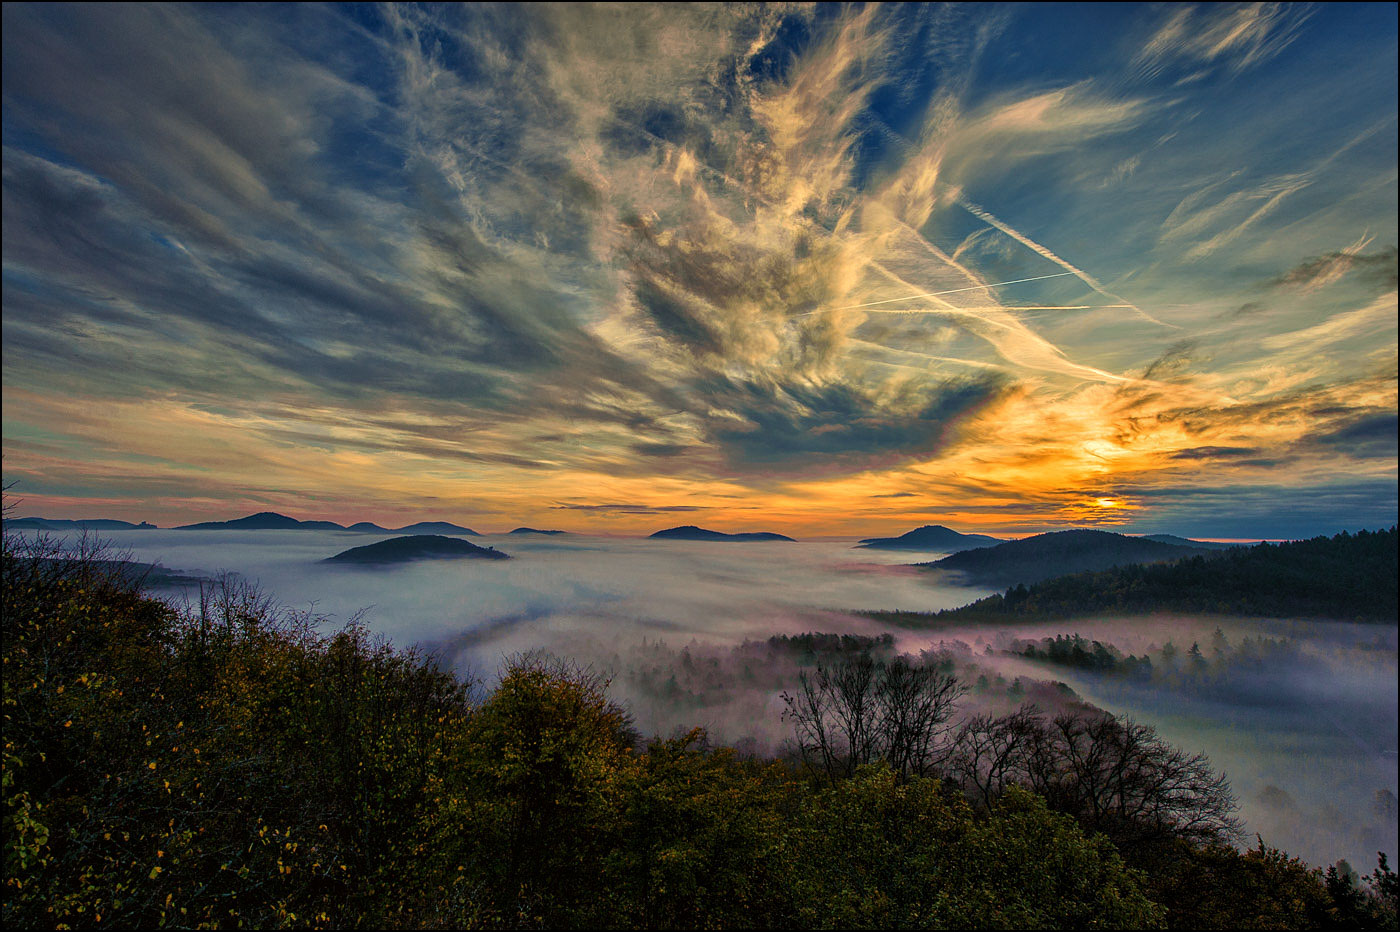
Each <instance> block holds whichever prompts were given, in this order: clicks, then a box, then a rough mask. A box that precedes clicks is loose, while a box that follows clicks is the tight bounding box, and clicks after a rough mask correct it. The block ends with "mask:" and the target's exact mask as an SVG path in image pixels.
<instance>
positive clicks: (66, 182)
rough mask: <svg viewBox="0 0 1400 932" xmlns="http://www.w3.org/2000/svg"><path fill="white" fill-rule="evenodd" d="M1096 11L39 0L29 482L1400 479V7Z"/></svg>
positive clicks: (861, 512) (996, 523)
mask: <svg viewBox="0 0 1400 932" xmlns="http://www.w3.org/2000/svg"><path fill="white" fill-rule="evenodd" d="M1088 16H1089V14H1088V13H1087V12H1085V11H1084V10H1079V9H1064V8H1061V9H1059V10H1057V11H1045V10H1041V9H1036V8H999V7H993V8H986V7H983V8H973V9H964V8H957V7H948V8H945V7H933V6H915V7H907V6H897V7H892V8H885V7H868V8H862V9H859V10H855V9H846V8H836V7H831V6H824V5H822V6H817V7H804V6H798V7H787V6H765V7H756V6H755V7H747V6H740V7H718V6H698V5H696V6H692V5H687V6H685V7H681V8H674V9H672V8H666V9H662V8H659V7H657V8H646V7H644V8H640V9H637V8H633V7H630V6H629V7H612V6H602V7H594V6H578V5H563V6H542V5H541V6H528V7H510V6H505V7H497V6H478V5H471V6H465V7H442V6H429V7H419V6H412V5H385V6H377V7H368V6H358V7H348V8H346V7H309V6H307V7H303V6H295V7H276V8H258V9H256V10H253V9H243V10H240V11H238V12H236V13H235V12H234V11H233V10H229V9H217V8H216V9H205V8H203V7H197V8H196V7H183V6H170V5H162V6H154V7H136V6H123V7H119V8H113V9H108V8H106V7H102V6H77V7H60V6H55V5H28V4H8V5H7V6H6V8H5V12H4V27H5V29H4V44H5V50H4V127H5V142H4V338H5V339H4V385H5V399H6V404H5V426H4V438H5V471H6V478H7V480H10V479H17V480H19V482H20V487H21V492H22V493H23V495H24V497H25V498H26V507H27V508H29V509H32V510H35V511H36V512H37V511H44V512H47V513H52V514H53V515H54V516H60V515H65V514H71V515H72V516H91V515H90V513H91V512H92V511H93V510H94V509H97V510H100V511H103V512H104V513H105V514H111V515H113V516H117V515H118V514H120V515H123V516H126V515H130V516H132V517H152V518H155V519H157V520H161V519H164V520H175V519H176V518H177V516H178V517H180V518H185V517H188V516H190V514H191V513H192V512H197V513H199V514H200V515H210V516H226V515H227V513H228V512H229V511H234V510H238V509H239V508H241V507H245V506H251V505H271V506H277V507H281V508H284V509H287V510H299V511H300V512H306V511H307V510H308V509H311V510H314V511H316V512H317V514H318V516H319V515H324V516H326V517H336V516H346V517H349V516H350V512H352V511H354V512H355V513H356V514H355V516H356V517H366V516H368V517H374V516H375V515H380V516H383V517H384V518H386V519H389V518H390V517H391V516H392V515H395V514H401V513H417V512H421V511H424V510H433V511H437V512H439V513H441V514H443V515H444V516H457V517H460V518H463V519H470V518H472V517H473V516H477V515H487V516H490V515H503V516H515V517H518V519H519V520H520V521H522V522H527V523H528V522H529V521H532V520H534V521H545V520H546V519H547V518H548V516H549V514H550V513H551V509H553V508H556V507H559V506H561V505H564V506H568V507H572V508H574V509H575V510H574V511H573V512H572V515H571V516H575V517H578V518H579V520H580V522H583V523H587V524H588V526H591V527H600V528H609V529H616V530H629V529H640V528H641V526H642V525H641V524H640V522H644V521H647V520H649V517H648V516H650V515H654V514H657V513H664V511H665V510H666V509H676V508H686V509H695V510H697V511H699V512H700V513H701V515H700V516H701V517H707V518H712V519H714V520H721V521H722V520H724V519H726V518H738V517H741V516H743V515H745V514H748V513H750V512H751V511H753V510H759V511H761V512H764V513H766V514H767V515H768V516H769V517H770V518H771V520H772V522H773V523H774V524H775V529H782V528H788V529H797V528H803V529H812V530H826V531H831V532H838V533H839V532H852V533H867V532H869V533H874V532H876V531H878V530H882V529H890V530H894V529H897V528H899V527H900V526H901V525H903V524H907V523H909V522H913V521H917V522H919V523H923V520H924V518H925V517H928V516H934V517H943V518H947V519H948V520H953V521H955V520H962V521H964V522H965V523H969V524H971V523H976V524H979V525H982V526H985V527H987V528H989V529H992V528H1001V529H1006V530H1012V531H1014V530H1017V529H1026V530H1030V529H1036V528H1040V527H1045V526H1053V525H1059V524H1066V523H1084V522H1096V523H1106V524H1119V523H1123V522H1127V521H1133V522H1136V523H1138V524H1140V525H1142V526H1143V527H1148V526H1151V527H1152V528H1153V529H1176V530H1192V528H1190V527H1187V526H1186V524H1187V523H1189V521H1192V520H1195V519H1197V518H1198V517H1199V516H1200V515H1203V514H1210V515H1212V516H1214V518H1215V519H1218V520H1219V521H1220V523H1221V524H1222V526H1224V525H1225V524H1230V522H1231V520H1235V523H1236V524H1238V525H1240V526H1239V528H1238V530H1239V534H1240V535H1241V536H1245V535H1248V536H1256V535H1264V536H1267V535H1268V531H1269V529H1268V527H1266V526H1265V525H1266V524H1267V523H1268V520H1269V518H1268V513H1269V508H1268V507H1267V506H1266V502H1269V501H1272V502H1274V508H1275V510H1277V509H1279V508H1289V507H1291V506H1290V505H1289V503H1291V502H1295V501H1298V502H1301V501H1313V500H1317V499H1318V497H1319V495H1326V494H1327V493H1328V490H1331V489H1334V488H1335V489H1337V490H1338V491H1339V493H1340V492H1341V491H1342V490H1344V489H1368V490H1372V492H1373V493H1374V495H1373V497H1372V500H1371V502H1370V504H1369V505H1368V504H1366V503H1365V502H1361V503H1359V504H1358V505H1357V506H1356V508H1355V509H1354V510H1351V511H1347V512H1346V513H1345V514H1346V516H1347V518H1346V520H1348V521H1351V520H1353V516H1354V520H1356V521H1358V522H1360V523H1365V524H1371V525H1374V524H1381V523H1387V522H1393V520H1394V516H1395V499H1394V481H1395V473H1396V453H1395V439H1394V438H1395V434H1394V424H1395V410H1396V391H1395V377H1396V375H1395V374H1396V329H1395V317H1396V284H1395V269H1396V254H1395V243H1394V242H1393V236H1394V234H1393V231H1394V229H1395V228H1396V175H1395V171H1394V162H1395V157H1396V143H1395V135H1396V124H1395V116H1394V104H1395V98H1396V91H1395V78H1394V74H1395V67H1394V66H1395V57H1396V40H1395V26H1394V21H1393V17H1389V18H1388V19H1387V14H1386V13H1385V11H1383V10H1378V9H1371V8H1365V7H1348V8H1345V9H1341V10H1333V9H1331V8H1327V7H1321V8H1310V7H1298V6H1293V5H1289V6H1279V5H1271V4H1262V5H1246V6H1203V7H1198V8H1197V7H1177V8H1172V9H1167V10H1153V9H1149V8H1137V7H1135V8H1123V9H1118V10H1115V11H1114V12H1113V14H1112V18H1113V19H1114V22H1111V23H1108V22H1098V23H1095V22H1090V21H1089V20H1087V19H1086V21H1085V22H1084V23H1076V22H1072V21H1073V20H1078V19H1080V18H1085V17H1088ZM1119 20H1121V21H1119ZM1081 27H1082V30H1087V32H1084V34H1085V35H1087V36H1090V37H1096V41H1093V42H1092V43H1091V45H1092V47H1089V48H1085V49H1082V50H1080V51H1082V54H1070V55H1068V56H1066V55H1065V54H1063V52H1064V49H1063V48H1057V43H1058V42H1059V39H1058V38H1057V37H1058V36H1059V35H1060V33H1061V31H1063V30H1066V29H1070V28H1074V29H1081ZM1070 59H1073V61H1071V60H1070ZM1339 60H1340V61H1343V62H1345V64H1343V65H1342V66H1340V67H1338V66H1337V65H1336V64H1335V63H1336V62H1337V61H1339ZM1003 283H1010V284H1003ZM1243 451H1248V452H1247V453H1246V452H1243ZM1197 486H1203V487H1208V489H1210V490H1221V491H1219V492H1213V491H1203V492H1202V493H1201V494H1200V495H1197V496H1193V495H1192V494H1190V490H1191V489H1193V488H1195V487H1197ZM1387 488H1388V489H1389V490H1390V491H1389V494H1388V496H1387V494H1386V493H1385V490H1386V489H1387ZM581 489H587V490H588V491H587V493H586V494H580V490H581ZM1348 494H1349V493H1348ZM1367 494H1371V493H1362V498H1363V499H1364V498H1365V496H1366V495H1367ZM1102 501H1111V502H1114V504H1113V505H1112V506H1111V507H1110V506H1104V505H1102V504H1100V503H1101V502H1102ZM608 503H630V504H629V506H628V507H623V506H615V507H614V506H612V505H609V504H608ZM633 506H635V507H633ZM1232 509H1233V510H1232ZM371 512H373V514H370V513H371ZM553 514H555V515H558V512H557V511H554V512H553ZM1232 515H1233V516H1234V519H1232V517H1231V516H1232ZM306 516H310V515H306ZM1337 520H1341V515H1340V514H1338V515H1337V516H1334V519H1333V520H1329V519H1328V516H1326V515H1319V516H1318V519H1317V521H1318V524H1317V526H1316V528H1315V529H1316V530H1317V531H1323V530H1330V529H1333V525H1334V524H1335V523H1336V521H1337ZM1261 522H1262V523H1261ZM1246 525H1247V526H1246ZM1299 526H1300V527H1301V526H1302V525H1301V524H1299ZM1309 527H1311V525H1310V526H1309ZM1222 533H1223V532H1222Z"/></svg>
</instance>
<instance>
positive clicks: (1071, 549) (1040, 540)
mask: <svg viewBox="0 0 1400 932" xmlns="http://www.w3.org/2000/svg"><path fill="white" fill-rule="evenodd" d="M1207 552H1209V551H1207V549H1206V548H1203V547H1202V548H1194V547H1178V546H1176V545H1175V544H1164V543H1161V542H1159V541H1155V540H1144V539H1143V538H1141V537H1128V536H1126V535H1123V534H1114V533H1112V532H1111V531H1089V530H1075V531H1053V532H1051V533H1049V534H1037V535H1035V536H1034V537H1027V538H1025V539H1024V540H1013V541H1007V542H1006V543H1004V544H997V545H996V546H995V547H983V548H979V549H977V550H964V551H962V552H961V553H955V554H953V555H952V556H948V557H944V558H943V559H942V560H935V561H934V562H932V563H919V564H917V565H918V566H922V567H928V568H930V569H936V570H944V571H948V572H955V573H957V574H959V576H960V577H961V579H960V581H961V582H962V583H963V584H965V585H969V586H986V587H993V588H1000V587H1002V586H1014V585H1016V584H1018V583H1025V584H1027V585H1029V584H1031V583H1034V582H1040V581H1041V580H1042V579H1050V578H1051V577H1054V576H1064V575H1066V574H1067V573H1085V572H1091V571H1095V570H1106V569H1108V568H1110V567H1113V566H1124V565H1127V564H1129V563H1161V562H1163V561H1166V560H1179V559H1181V558H1182V557H1189V556H1195V555H1197V554H1202V555H1203V554H1205V553H1207Z"/></svg>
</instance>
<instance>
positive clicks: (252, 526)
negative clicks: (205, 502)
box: [175, 511, 345, 531]
mask: <svg viewBox="0 0 1400 932" xmlns="http://www.w3.org/2000/svg"><path fill="white" fill-rule="evenodd" d="M175 530H177V531H290V530H307V531H343V530H345V525H343V524H336V523H335V522H334V521H298V520H297V519H296V518H289V517H287V516H286V515H279V514H277V512H275V511H260V512H258V513H257V514H255V515H248V517H246V518H234V519H233V520H232V521H201V522H200V523H198V524H182V525H180V526H179V527H177V528H175Z"/></svg>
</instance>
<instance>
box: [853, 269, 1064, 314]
mask: <svg viewBox="0 0 1400 932" xmlns="http://www.w3.org/2000/svg"><path fill="white" fill-rule="evenodd" d="M1073 274H1074V273H1073V272H1056V273H1055V274H1054V275H1037V276H1036V277H1035V278H1016V279H1012V280H1011V281H1009V282H992V283H991V284H989V285H972V286H970V287H967V288H954V289H952V290H951V291H930V292H927V293H925V294H909V295H904V296H903V297H899V298H890V299H888V300H885V301H871V302H870V303H868V304H847V305H846V306H845V307H833V308H831V310H833V311H852V310H855V309H856V308H862V307H875V306H876V305H877V304H893V303H895V302H896V301H913V300H916V299H918V298H937V297H940V296H942V295H945V294H958V293H960V292H963V291H980V290H982V289H983V288H999V287H1001V286H1002V285H1019V284H1021V282H1038V281H1040V280H1042V279H1046V278H1062V277H1063V276H1065V275H1073Z"/></svg>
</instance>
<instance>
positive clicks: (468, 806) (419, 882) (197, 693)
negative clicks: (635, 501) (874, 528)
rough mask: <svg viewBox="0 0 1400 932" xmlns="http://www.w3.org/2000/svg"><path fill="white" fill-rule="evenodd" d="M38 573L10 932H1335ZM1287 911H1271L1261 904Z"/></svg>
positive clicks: (922, 790) (531, 671)
mask: <svg viewBox="0 0 1400 932" xmlns="http://www.w3.org/2000/svg"><path fill="white" fill-rule="evenodd" d="M44 546H45V545H43V544H42V543H40V544H37V545H35V544H25V545H24V546H22V547H18V548H17V547H16V544H15V542H14V541H7V543H6V547H5V552H4V565H3V571H4V596H3V599H4V602H3V608H4V716H5V719H4V738H5V748H4V761H3V781H4V820H5V829H4V831H5V844H4V859H5V875H4V884H5V896H4V906H3V920H4V922H5V924H6V926H8V927H11V928H16V927H19V928H78V927H82V928H101V927H108V926H111V927H118V928H133V927H140V928H155V927H168V926H177V927H192V928H237V927H255V928H281V927H311V928H336V929H339V928H487V927H490V928H519V927H539V928H553V927H561V928H567V927H574V928H597V927H629V928H698V927H716V928H725V927H784V928H787V927H792V928H797V927H802V928H806V927H828V928H829V927H840V928H847V927H849V928H909V927H969V928H971V927H977V928H1051V927H1074V928H1149V927H1160V926H1164V925H1167V924H1172V925H1183V924H1190V925H1206V926H1208V925H1216V926H1230V925H1241V924H1243V923H1240V922H1238V921H1236V920H1238V919H1240V918H1241V914H1240V912H1239V910H1240V909H1249V910H1254V909H1258V910H1260V911H1261V912H1260V913H1259V916H1260V917H1261V918H1264V919H1267V921H1268V923H1269V924H1271V925H1274V924H1276V925H1278V926H1279V927H1290V926H1296V925H1298V924H1300V923H1305V922H1315V921H1317V920H1318V918H1319V917H1323V918H1326V917H1328V916H1333V917H1336V916H1340V915H1342V914H1341V913H1339V912H1337V909H1338V905H1337V904H1338V898H1337V895H1334V893H1333V892H1329V888H1328V886H1327V884H1326V883H1325V882H1324V879H1323V878H1322V877H1321V875H1320V874H1319V873H1318V872H1316V871H1313V870H1311V869H1309V868H1306V867H1305V866H1302V865H1299V864H1297V863H1296V862H1293V861H1290V860H1289V859H1287V858H1286V856H1283V855H1281V854H1280V853H1277V852H1271V851H1268V850H1264V849H1261V851H1260V852H1259V853H1257V854H1256V853H1254V852H1250V853H1246V854H1243V855H1242V854H1240V853H1239V852H1237V851H1234V849H1229V848H1219V847H1210V846H1198V845H1195V844H1193V842H1192V841H1191V840H1190V839H1182V838H1171V839H1168V840H1166V841H1164V842H1163V843H1162V844H1161V845H1155V846H1151V847H1150V848H1148V849H1144V852H1140V854H1141V857H1139V856H1138V855H1136V854H1135V855H1134V861H1133V863H1130V862H1129V861H1128V860H1125V853H1124V852H1121V851H1120V850H1119V849H1118V847H1116V846H1115V842H1114V841H1113V840H1112V839H1113V836H1114V832H1112V831H1110V832H1109V833H1108V834H1102V833H1099V832H1094V831H1091V830H1090V829H1087V828H1086V827H1085V826H1086V825H1092V826H1093V827H1094V828H1100V829H1102V828H1104V827H1105V826H1099V825H1097V824H1096V823H1092V822H1091V821H1088V820H1086V819H1085V817H1084V813H1082V812H1079V811H1076V810H1075V809H1074V807H1065V808H1066V811H1065V812H1059V811H1055V809H1054V808H1053V807H1054V806H1055V804H1056V801H1055V797H1054V794H1053V793H1052V794H1050V798H1049V800H1048V801H1047V797H1046V796H1045V795H1043V794H1037V793H1034V792H1031V791H1029V790H1027V789H1024V788H1022V787H1021V786H1019V785H1016V784H1015V782H1014V781H1011V782H1008V783H1007V784H1006V785H1005V786H1001V785H998V786H997V787H996V788H995V791H993V788H992V787H991V786H990V784H988V788H987V791H986V792H985V793H983V794H982V795H981V796H972V795H969V794H968V793H967V792H965V791H964V789H963V788H962V787H961V786H960V785H959V784H957V783H956V782H954V781H952V780H950V779H949V778H948V777H949V773H947V772H944V773H942V774H941V776H942V777H943V778H944V779H939V777H938V775H935V774H934V773H933V768H932V767H931V766H924V764H925V763H927V761H928V760H932V758H931V757H929V758H927V759H925V758H920V764H919V766H917V767H915V766H908V765H907V761H906V762H905V765H904V766H891V765H890V763H889V762H887V761H884V760H882V759H879V755H873V756H872V757H871V759H870V760H869V761H865V760H862V761H861V762H859V765H858V766H854V767H853V768H851V769H850V771H849V773H847V772H846V771H842V772H840V773H839V774H837V773H836V772H835V770H833V771H831V772H830V773H829V772H827V771H826V770H825V769H822V770H815V771H814V770H810V769H807V768H804V767H802V766H800V765H796V764H785V763H781V762H774V761H767V762H765V761H754V760H742V759H740V758H739V757H738V756H737V755H735V754H734V752H732V751H731V750H728V749H724V748H719V749H715V748H711V747H709V746H708V744H707V742H706V740H705V736H704V733H703V732H702V731H701V730H699V729H697V730H695V731H693V732H691V733H690V734H688V735H682V736H678V737H676V738H673V739H671V740H655V741H652V742H650V743H643V742H641V741H640V740H639V737H638V735H637V734H636V733H635V732H634V731H633V730H632V728H631V725H630V722H629V719H628V716H627V714H626V711H625V710H624V709H622V708H620V707H619V706H617V705H616V704H614V703H613V702H611V701H610V700H609V698H608V694H607V685H608V684H607V681H606V680H605V679H604V678H603V677H601V676H599V675H598V674H596V673H595V672H593V671H590V670H588V669H585V668H580V667H578V666H576V665H573V664H571V663H569V662H567V661H562V660H559V659H556V658H551V657H548V656H543V655H524V656H518V657H515V658H512V659H510V660H509V661H508V662H507V664H506V667H505V669H504V670H503V672H502V675H501V678H500V681H499V684H498V685H497V686H496V687H495V688H494V690H492V691H490V692H489V693H484V694H483V693H482V692H480V691H479V690H476V691H474V690H473V688H472V687H471V684H466V683H463V682H461V681H460V680H459V679H458V678H457V677H456V676H454V675H453V674H451V673H450V672H448V671H445V670H443V669H440V668H439V667H438V666H437V665H436V664H435V663H434V662H433V660H432V659H431V658H427V657H423V656H419V655H416V654H414V653H413V652H405V651H399V650H394V649H392V648H390V647H389V646H387V645H385V644H383V643H381V642H377V641H376V640H375V639H374V638H372V637H371V636H370V635H369V633H368V632H367V631H366V630H365V629H364V628H363V627H361V626H359V625H356V624H350V625H347V626H345V627H343V628H342V629H340V630H338V631H334V632H332V633H325V632H323V631H321V630H320V628H319V627H318V624H317V619H315V618H312V617H310V616H307V615H304V614H297V613H289V612H285V611H280V610H277V609H276V608H275V607H274V606H272V605H270V604H269V603H268V602H267V600H265V599H263V598H261V597H260V596H259V595H258V594H257V593H256V592H255V591H253V590H250V589H248V588H246V587H241V586H239V585H238V584H237V583H236V582H234V581H230V580H225V581H224V582H223V583H222V584H221V585H218V586H216V587H213V588H212V589H211V590H210V591H207V592H206V593H205V595H204V597H203V598H202V599H200V600H199V601H198V603H197V604H194V605H189V606H186V607H184V608H180V609H177V608H175V607H172V606H171V605H168V604H166V603H165V602H162V601H159V600H155V599H151V598H148V597H146V596H144V595H143V594H142V593H141V591H140V587H139V585H138V584H137V583H135V582H133V581H131V580H130V579H125V578H122V577H121V576H120V575H114V574H112V573H110V572H107V571H104V570H103V569H102V567H103V564H101V563H100V562H98V561H96V560H95V559H93V557H94V553H92V552H80V553H76V554H75V553H72V552H68V553H61V552H58V551H57V550H56V549H50V550H48V551H46V550H44ZM907 672H908V671H901V675H906V674H907ZM901 682H902V681H901ZM940 715H941V712H940ZM935 717H938V716H935ZM939 721H940V722H941V721H942V718H939ZM1102 727H1107V726H1102ZM1115 734H1116V733H1115ZM1139 737H1140V736H1139ZM901 740H902V739H901ZM1067 740H1068V739H1067ZM887 743H888V742H887ZM897 744H898V743H897V742H896V743H895V744H892V745H891V746H895V745H897ZM881 746H883V745H881ZM899 746H902V745H899ZM1055 787H1056V788H1057V789H1058V790H1061V791H1063V790H1064V787H1063V786H1061V785H1060V784H1055ZM1065 792H1067V791H1065ZM1065 798H1066V799H1071V798H1072V799H1074V800H1079V802H1076V805H1080V803H1081V802H1082V797H1074V796H1072V795H1067V796H1066V797H1065ZM1202 878H1205V879H1204V880H1203V879H1202ZM1391 878H1392V880H1391V888H1390V889H1391V890H1392V902H1393V886H1394V884H1393V875H1391ZM1277 891H1286V892H1287V893H1288V895H1289V896H1290V897H1291V899H1289V900H1288V901H1287V904H1285V905H1284V906H1278V907H1275V906H1269V905H1268V903H1269V902H1270V901H1269V897H1270V896H1272V895H1273V894H1274V893H1275V892H1277ZM1358 895H1360V894H1358ZM1357 902H1358V903H1359V904H1361V905H1358V906H1356V907H1355V909H1353V910H1352V912H1351V913H1348V914H1347V915H1348V916H1353V915H1354V916H1362V915H1364V916H1366V917H1370V919H1368V920H1367V921H1371V919H1375V920H1376V921H1383V917H1381V914H1380V913H1378V912H1375V910H1374V909H1372V907H1373V906H1374V904H1375V903H1376V902H1381V901H1380V900H1377V899H1376V898H1375V897H1371V898H1370V899H1367V898H1366V897H1362V899H1361V900H1358V901H1357ZM1289 904H1296V905H1289ZM1368 904H1369V905H1368ZM1363 907H1364V909H1371V910H1372V911H1371V912H1365V911H1364V909H1363ZM1174 910H1176V911H1179V912H1180V916H1181V917H1182V921H1175V920H1176V918H1177V917H1176V916H1174V913H1173V911H1174ZM1231 910H1233V912H1232V911H1231ZM1270 910H1271V911H1270ZM1329 910H1331V911H1332V912H1329ZM1389 915H1390V916H1391V921H1393V915H1394V914H1393V906H1392V912H1391V913H1390V914H1389ZM1377 917H1381V918H1380V919H1377ZM1245 918H1249V917H1245Z"/></svg>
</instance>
